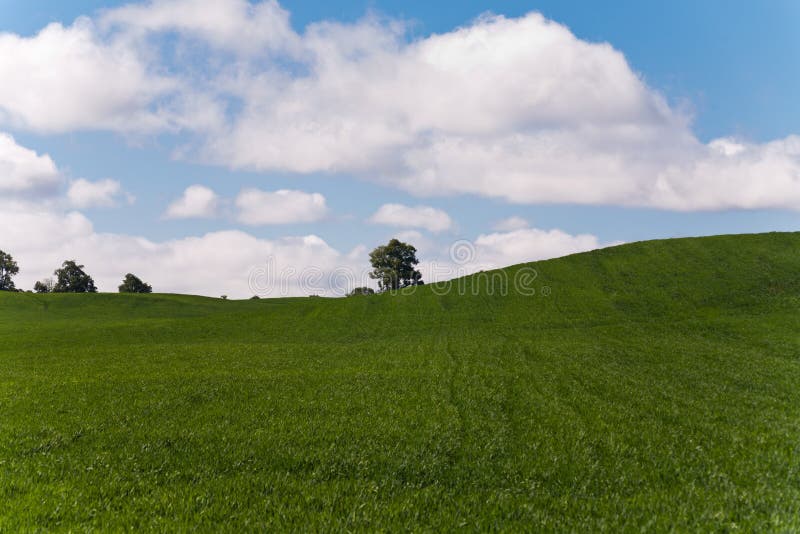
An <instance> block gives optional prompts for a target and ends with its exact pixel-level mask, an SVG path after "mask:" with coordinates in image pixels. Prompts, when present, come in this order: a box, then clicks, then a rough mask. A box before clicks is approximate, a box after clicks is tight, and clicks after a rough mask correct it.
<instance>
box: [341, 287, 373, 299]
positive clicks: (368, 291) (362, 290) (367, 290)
mask: <svg viewBox="0 0 800 534" xmlns="http://www.w3.org/2000/svg"><path fill="white" fill-rule="evenodd" d="M374 294H375V290H374V289H372V288H371V287H356V288H354V289H353V290H352V291H351V292H350V293H348V294H347V296H348V297H355V296H358V295H374Z"/></svg>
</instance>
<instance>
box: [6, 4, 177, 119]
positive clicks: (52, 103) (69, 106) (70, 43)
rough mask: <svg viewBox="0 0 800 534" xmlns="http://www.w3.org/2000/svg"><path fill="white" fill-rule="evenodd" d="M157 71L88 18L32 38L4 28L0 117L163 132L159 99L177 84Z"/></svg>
mask: <svg viewBox="0 0 800 534" xmlns="http://www.w3.org/2000/svg"><path fill="white" fill-rule="evenodd" d="M151 67H152V69H151ZM155 70H158V69H157V67H156V66H155V65H153V66H151V65H148V64H147V63H146V61H145V59H144V58H142V57H140V54H139V53H138V51H137V49H136V48H135V47H133V46H131V45H130V43H127V42H117V41H115V40H114V39H113V38H104V37H103V36H101V35H99V34H98V32H97V31H96V28H95V26H94V23H93V22H92V21H91V20H90V19H88V18H85V17H84V18H79V19H78V20H76V21H75V23H74V24H73V25H71V26H68V27H64V26H62V25H61V24H57V23H53V24H50V25H48V26H47V27H45V28H44V29H42V30H41V31H40V32H39V33H38V34H36V35H34V36H32V37H20V36H18V35H16V34H11V33H0V80H3V83H2V84H0V119H2V121H3V122H6V123H10V124H12V125H14V126H18V127H22V128H29V129H33V130H37V131H44V132H63V131H71V130H76V129H108V130H119V131H139V130H157V129H163V128H165V127H167V126H168V123H167V121H166V120H165V118H164V116H163V115H162V114H161V113H159V112H158V111H157V110H156V109H155V107H156V106H155V103H156V100H157V99H159V98H160V97H163V96H165V95H166V94H168V92H169V91H171V90H173V89H175V88H176V84H175V82H173V81H170V80H168V79H167V78H166V77H164V76H160V75H157V74H154V71H155Z"/></svg>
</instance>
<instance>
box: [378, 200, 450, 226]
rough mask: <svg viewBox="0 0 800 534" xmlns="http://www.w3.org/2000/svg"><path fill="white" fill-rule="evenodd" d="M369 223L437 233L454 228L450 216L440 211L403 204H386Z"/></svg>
mask: <svg viewBox="0 0 800 534" xmlns="http://www.w3.org/2000/svg"><path fill="white" fill-rule="evenodd" d="M369 221H370V222H373V223H377V224H386V225H389V226H398V227H401V228H424V229H426V230H428V231H430V232H435V233H436V232H442V231H444V230H449V229H450V228H451V227H452V226H453V221H452V220H451V219H450V216H449V215H448V214H447V213H445V212H444V211H442V210H440V209H436V208H432V207H430V206H413V207H411V206H404V205H402V204H384V205H383V206H381V207H380V208H378V211H376V212H375V213H374V214H373V215H372V216H371V217H370V218H369Z"/></svg>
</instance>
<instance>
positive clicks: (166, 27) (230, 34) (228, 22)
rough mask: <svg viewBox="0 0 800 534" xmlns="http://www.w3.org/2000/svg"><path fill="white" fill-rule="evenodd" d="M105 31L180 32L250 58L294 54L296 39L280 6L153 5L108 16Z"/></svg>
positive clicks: (179, 1) (182, 1) (227, 0)
mask: <svg viewBox="0 0 800 534" xmlns="http://www.w3.org/2000/svg"><path fill="white" fill-rule="evenodd" d="M100 24H101V26H103V27H105V28H109V27H111V28H118V29H121V30H122V31H123V32H126V33H133V34H144V33H158V32H179V33H181V34H184V35H189V36H192V37H195V38H197V39H199V40H206V41H208V42H210V43H211V44H212V45H213V46H215V47H218V48H223V49H228V50H233V51H236V52H241V53H247V54H259V53H263V52H269V51H271V50H274V51H281V52H287V51H292V50H296V48H297V46H298V43H297V41H298V36H297V34H296V33H295V32H294V31H293V30H292V29H291V26H290V25H289V13H288V12H287V11H286V10H284V9H283V8H282V7H281V6H280V5H279V4H278V2H275V1H274V0H267V1H263V2H259V3H256V4H252V3H250V2H248V1H247V0H222V1H220V0H217V1H215V2H199V1H198V0H151V1H149V2H145V3H140V4H128V5H126V6H123V7H120V8H117V9H112V10H108V11H105V12H104V13H103V14H102V16H101V17H100Z"/></svg>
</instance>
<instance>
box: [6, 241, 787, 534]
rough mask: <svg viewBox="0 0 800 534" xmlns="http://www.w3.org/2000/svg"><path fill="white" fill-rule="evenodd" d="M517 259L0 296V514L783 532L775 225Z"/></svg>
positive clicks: (11, 524) (161, 523)
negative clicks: (328, 288) (410, 275)
mask: <svg viewBox="0 0 800 534" xmlns="http://www.w3.org/2000/svg"><path fill="white" fill-rule="evenodd" d="M520 268H522V267H521V266H517V267H510V268H508V269H506V270H505V271H503V272H504V273H505V274H504V275H502V276H505V277H506V279H507V281H508V283H509V285H513V284H512V282H513V280H514V277H515V273H516V272H517V271H518V270H519V269H520ZM527 268H528V269H530V268H533V269H535V270H536V272H537V273H538V275H537V276H536V278H535V279H533V280H531V279H529V280H528V282H531V283H529V284H528V287H531V288H533V289H534V290H535V294H533V295H521V294H519V293H518V292H515V291H514V290H513V288H508V289H509V290H508V291H507V294H506V295H503V293H504V290H503V289H504V288H502V287H499V283H498V284H495V285H494V287H490V284H489V283H488V282H487V280H488V279H489V277H488V275H487V273H484V274H482V275H475V276H473V277H468V278H465V279H462V280H459V281H455V282H453V283H452V284H451V286H449V291H447V289H448V287H447V286H446V285H441V286H437V287H433V286H423V287H421V288H417V290H416V291H415V292H414V293H413V294H407V295H396V294H395V295H392V294H382V295H376V296H367V297H352V298H347V299H323V298H300V299H264V300H252V301H250V300H247V301H223V300H219V299H210V298H202V297H191V296H178V295H117V294H96V295H92V294H87V295H71V294H52V295H35V294H22V293H4V294H0V531H3V532H6V531H8V532H11V531H20V530H22V531H30V530H37V529H46V530H73V531H84V530H91V529H96V530H100V531H108V530H123V529H135V530H140V529H153V530H186V529H191V528H199V529H200V530H214V531H217V530H229V531H242V530H260V529H269V530H274V529H294V530H337V531H338V530H353V531H363V530H415V531H427V530H437V531H438V530H452V529H458V528H461V529H463V530H536V531H540V530H558V531H576V532H590V531H598V530H610V531H619V530H626V531H639V530H647V531H665V530H678V531H697V530H700V531H712V530H713V531H735V530H742V531H800V234H762V235H746V236H723V237H711V238H698V239H677V240H667V241H650V242H644V243H637V244H632V245H624V246H620V247H615V248H609V249H604V250H599V251H594V252H590V253H585V254H577V255H574V256H569V257H566V258H561V259H556V260H550V261H543V262H537V263H533V264H528V265H527ZM494 274H497V273H494ZM493 279H494V280H495V281H499V280H500V276H495V277H494V278H493Z"/></svg>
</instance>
